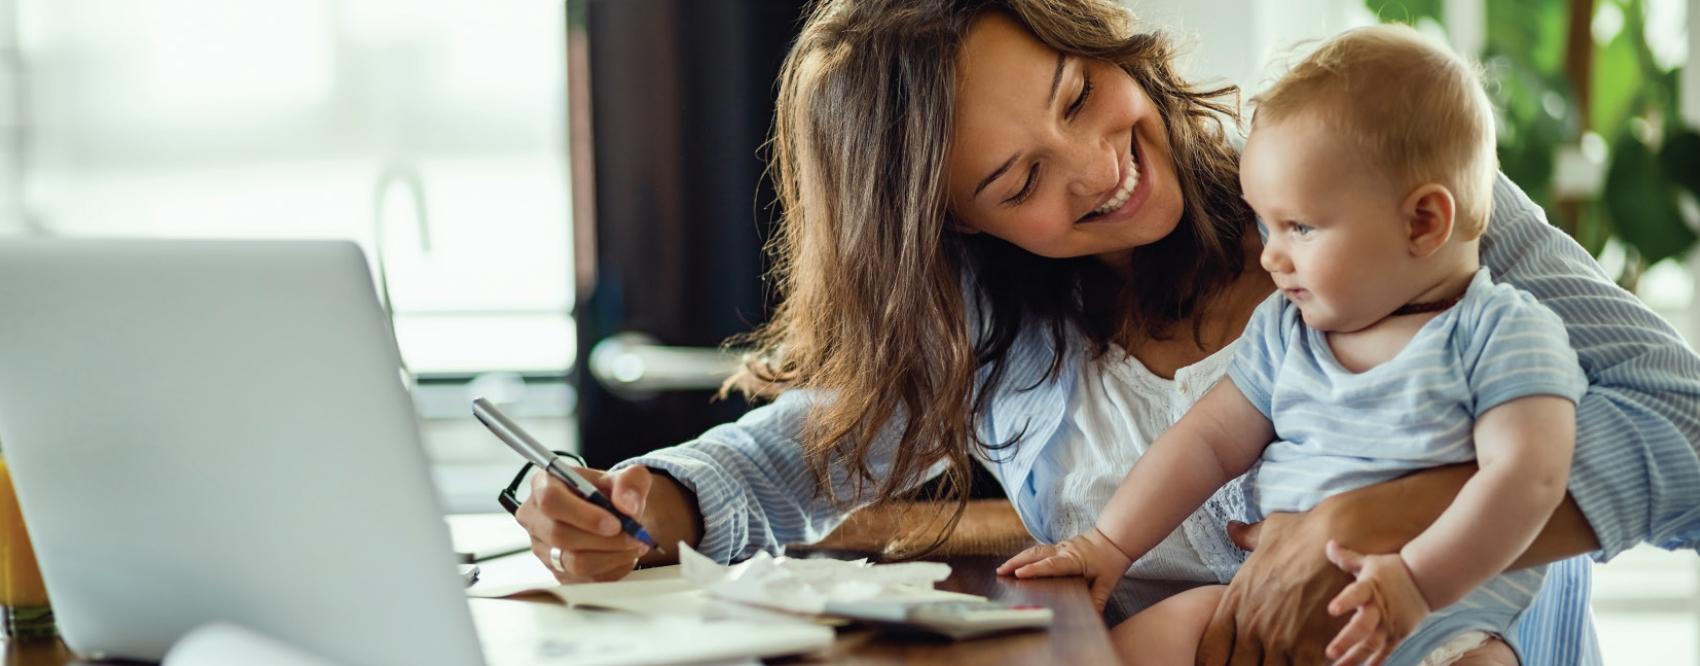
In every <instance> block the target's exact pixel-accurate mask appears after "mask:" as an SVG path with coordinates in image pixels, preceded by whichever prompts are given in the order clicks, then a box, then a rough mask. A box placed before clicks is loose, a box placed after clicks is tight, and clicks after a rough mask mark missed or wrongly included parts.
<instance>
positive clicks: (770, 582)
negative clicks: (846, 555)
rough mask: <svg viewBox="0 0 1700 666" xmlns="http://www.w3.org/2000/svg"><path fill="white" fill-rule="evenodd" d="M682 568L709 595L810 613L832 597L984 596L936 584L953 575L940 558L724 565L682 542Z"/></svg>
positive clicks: (764, 558)
mask: <svg viewBox="0 0 1700 666" xmlns="http://www.w3.org/2000/svg"><path fill="white" fill-rule="evenodd" d="M679 569H680V572H681V573H682V574H683V576H684V578H685V580H687V581H689V582H690V583H691V584H693V585H695V586H696V587H699V588H701V589H702V590H703V591H704V592H705V593H707V594H708V595H709V596H711V597H714V598H717V599H725V600H728V601H735V602H738V603H744V604H750V605H753V606H762V607H766V608H776V609H779V610H784V611H788V612H792V613H803V614H808V615H816V614H819V613H821V612H822V611H823V610H825V609H826V605H827V603H828V602H834V603H849V602H858V601H873V600H879V601H909V600H916V601H918V600H923V599H938V598H966V599H983V597H978V596H975V595H971V594H958V593H954V592H945V591H942V590H935V589H933V585H934V584H935V583H937V582H939V581H941V580H944V579H945V578H948V577H950V565H948V564H944V563H942V562H902V563H898V564H870V563H868V561H867V560H866V559H860V560H834V559H794V558H789V557H773V556H771V555H768V554H767V553H757V554H756V556H755V557H753V558H750V559H749V560H746V561H744V562H740V563H738V564H734V565H731V566H726V565H723V564H720V563H718V562H715V561H713V560H710V559H708V558H707V557H705V556H703V555H702V554H701V553H698V552H696V551H695V550H692V549H691V548H690V547H689V546H686V545H684V544H679Z"/></svg>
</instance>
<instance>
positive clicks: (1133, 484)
mask: <svg viewBox="0 0 1700 666" xmlns="http://www.w3.org/2000/svg"><path fill="white" fill-rule="evenodd" d="M1274 436H1275V428H1274V426H1273V425H1272V424H1271V423H1270V422H1269V419H1268V418H1267V417H1265V416H1264V415H1263V413H1262V412H1260V411H1258V410H1257V408H1256V407H1255V406H1253V405H1252V404H1251V402H1250V401H1249V400H1247V399H1246V397H1245V394H1243V393H1241V392H1240V390H1239V388H1238V387H1236V386H1235V385H1234V382H1233V381H1231V380H1229V381H1222V382H1219V383H1218V384H1217V385H1216V387H1215V388H1213V389H1211V390H1210V392H1209V393H1206V394H1205V395H1204V397H1203V398H1202V399H1200V400H1199V401H1198V404H1196V405H1193V407H1192V409H1191V410H1188V411H1187V413H1186V415H1185V416H1183V417H1181V420H1180V422H1179V423H1176V424H1175V425H1174V427H1172V428H1170V429H1169V430H1168V431H1167V432H1165V433H1163V436H1162V437H1159V438H1157V441H1156V442H1155V443H1153V444H1152V445H1151V450H1150V451H1149V452H1147V453H1146V454H1145V455H1144V456H1143V457H1141V458H1140V460H1139V462H1137V463H1136V464H1134V466H1133V469H1132V470H1130V471H1129V472H1128V474H1127V477H1126V478H1125V479H1123V480H1122V483H1121V485H1120V486H1119V487H1117V488H1116V493H1115V495H1114V496H1112V497H1111V498H1110V502H1109V505H1108V506H1106V507H1105V508H1104V513H1103V514H1101V515H1100V516H1099V517H1098V526H1097V528H1096V529H1094V530H1092V531H1090V532H1087V533H1085V534H1081V535H1079V536H1076V537H1074V538H1072V539H1069V540H1067V541H1064V542H1063V543H1060V544H1057V545H1054V546H1053V545H1039V546H1034V547H1032V548H1029V549H1027V550H1025V551H1022V552H1021V553H1020V554H1018V555H1016V556H1015V557H1013V558H1010V560H1009V561H1008V562H1005V563H1003V565H1001V566H999V567H998V573H999V574H1010V573H1013V574H1015V575H1016V576H1018V577H1022V578H1028V577H1034V576H1073V575H1084V576H1086V577H1087V578H1088V580H1089V582H1090V585H1091V587H1092V598H1093V601H1094V602H1096V603H1097V604H1098V605H1099V607H1102V606H1103V604H1104V602H1105V601H1107V600H1108V599H1109V595H1110V592H1111V591H1113V590H1114V589H1115V585H1116V582H1117V581H1119V580H1120V579H1121V577H1122V575H1123V574H1124V573H1126V571H1127V567H1128V566H1129V565H1130V564H1132V563H1133V562H1134V561H1135V560H1137V559H1139V557H1140V556H1142V555H1144V554H1145V552H1146V551H1149V550H1151V549H1152V548H1153V547H1155V546H1156V545H1157V543H1158V542H1160V541H1162V540H1163V537H1165V536H1167V535H1168V534H1169V533H1170V532H1173V531H1174V530H1175V527H1176V526H1178V525H1180V524H1181V521H1183V520H1185V519H1186V517H1187V516H1188V515H1190V514H1192V512H1193V511H1196V510H1198V507H1199V506H1200V505H1202V504H1204V501H1205V500H1207V499H1209V498H1210V495H1211V494H1212V493H1215V492H1216V490H1218V489H1220V488H1221V487H1222V486H1223V485H1224V484H1226V483H1227V482H1228V481H1229V480H1232V479H1233V478H1234V477H1237V476H1239V475H1241V474H1244V473H1245V471H1246V470H1247V469H1250V468H1251V465H1252V463H1254V462H1256V461H1257V458H1258V456H1260V455H1262V453H1263V449H1264V447H1265V446H1268V444H1269V442H1270V440H1271V439H1273V438H1274Z"/></svg>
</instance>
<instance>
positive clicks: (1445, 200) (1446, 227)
mask: <svg viewBox="0 0 1700 666" xmlns="http://www.w3.org/2000/svg"><path fill="white" fill-rule="evenodd" d="M1457 210H1458V208H1457V205H1456V202H1455V201H1454V200H1453V199H1452V192H1451V191H1449V190H1447V189H1446V187H1445V186H1443V185H1439V184H1436V183H1429V184H1426V185H1421V186H1418V187H1417V189H1414V190H1411V193H1410V194H1409V195H1407V196H1406V197H1405V201H1404V203H1402V204H1400V206H1399V213H1400V215H1401V216H1402V217H1404V218H1405V233H1406V234H1407V236H1406V241H1407V244H1408V245H1409V247H1410V248H1411V256H1414V257H1426V256H1429V255H1431V254H1434V252H1435V250H1439V249H1440V248H1441V246H1443V245H1446V241H1447V240H1448V239H1450V238H1452V224H1453V220H1454V219H1455V218H1454V216H1455V214H1456V212H1457Z"/></svg>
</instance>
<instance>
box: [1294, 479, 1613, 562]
mask: <svg viewBox="0 0 1700 666" xmlns="http://www.w3.org/2000/svg"><path fill="white" fill-rule="evenodd" d="M1475 473H1476V466H1475V465H1473V464H1463V465H1448V466H1446V467H1437V468H1434V469H1428V470H1423V471H1421V472H1416V473H1413V474H1409V475H1406V476H1403V477H1400V478H1398V479H1394V480H1392V481H1388V482H1385V483H1378V484H1375V485H1371V486H1366V487H1363V488H1359V489H1357V490H1353V491H1349V492H1345V493H1341V494H1339V495H1335V496H1333V497H1330V498H1328V499H1326V500H1323V502H1322V503H1321V504H1319V505H1317V508H1316V510H1315V512H1314V513H1316V514H1318V516H1317V517H1320V518H1323V519H1325V520H1326V521H1327V524H1328V529H1329V531H1330V532H1331V536H1332V538H1334V539H1335V540H1336V541H1339V542H1340V545H1342V546H1345V547H1347V548H1350V549H1353V550H1356V551H1358V552H1362V553H1395V552H1398V551H1399V549H1400V548H1403V547H1405V544H1407V543H1410V541H1411V540H1412V539H1415V538H1416V537H1417V535H1419V534H1422V532H1423V530H1425V529H1428V527H1429V526H1430V525H1432V524H1434V521H1435V520H1436V519H1438V518H1439V517H1440V515H1441V514H1442V513H1443V512H1445V511H1446V507H1448V506H1450V505H1451V504H1452V500H1453V499H1454V498H1456V497H1457V496H1458V492H1459V491H1460V490H1462V489H1463V487H1464V484H1465V483H1466V482H1468V481H1469V480H1470V477H1471V476H1474V475H1475ZM1599 547H1600V544H1599V539H1597V538H1596V537H1595V536H1594V530H1593V528H1592V527H1589V525H1588V521H1587V519H1586V518H1584V517H1583V516H1582V511H1581V509H1579V508H1577V506H1576V502H1575V500H1573V499H1571V498H1570V497H1569V496H1568V495H1566V496H1565V498H1564V502H1563V503H1561V504H1559V506H1558V509H1557V510H1556V511H1554V512H1553V514H1552V517H1550V518H1548V519H1547V523H1546V526H1545V527H1543V528H1542V529H1541V532H1540V534H1539V535H1538V536H1536V537H1535V541H1534V543H1531V544H1530V545H1529V547H1528V549H1527V550H1525V551H1524V552H1523V555H1522V556H1520V557H1518V558H1517V560H1516V561H1515V562H1513V563H1512V564H1511V566H1510V567H1509V568H1510V569H1521V568H1524V567H1531V566H1535V565H1538V564H1546V563H1548V562H1554V561H1557V560H1561V559H1564V558H1566V557H1571V556H1573V555H1581V554H1584V553H1590V552H1593V551H1595V550H1598V549H1599Z"/></svg>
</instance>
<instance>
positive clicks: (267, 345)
mask: <svg viewBox="0 0 1700 666" xmlns="http://www.w3.org/2000/svg"><path fill="white" fill-rule="evenodd" d="M397 358H398V356H397V353H396V349H395V345H394V342H393V338H392V337H391V335H390V333H389V332H388V322H387V321H386V320H385V318H384V315H383V313H382V310H381V309H380V308H379V306H378V303H377V300H376V298H375V296H374V294H373V289H372V285H371V278H370V275H369V274H368V270H367V267H366V263H365V259H364V257H363V256H362V254H361V252H360V250H359V248H357V247H356V246H355V245H353V244H351V243H346V242H329V241H326V242H307V241H276V242H242V241H124V240H52V241H8V242H3V243H0V447H3V448H4V455H5V457H6V459H7V461H8V464H9V465H10V466H11V468H12V475H13V478H14V483H15V484H16V487H17V491H18V499H19V503H20V504H21V505H22V507H23V512H24V516H25V522H26V524H27V525H28V526H29V530H30V532H31V535H32V539H33V541H34V543H35V548H36V552H37V555H38V556H39V558H40V561H41V565H42V573H43V575H44V576H45V578H46V582H47V587H48V593H49V595H50V596H51V598H52V602H53V605H54V608H55V612H56V614H57V616H58V619H59V623H60V630H61V633H62V634H63V635H64V638H65V640H66V642H67V643H68V644H69V645H70V647H71V648H72V649H73V650H76V651H78V652H79V653H83V654H86V655H94V654H99V655H109V656H113V657H126V658H136V659H150V660H157V659H159V658H161V657H162V656H163V655H164V654H165V652H166V649H167V648H168V647H169V646H170V645H171V644H172V642H173V641H174V640H176V639H177V638H178V637H179V636H180V635H182V634H183V633H184V632H187V631H188V630H190V629H192V628H194V627H195V626H198V625H200V624H202V623H205V622H208V621H211V620H225V621H230V622H235V623H237V624H240V625H242V626H245V627H248V628H251V629H254V630H257V631H259V632H261V633H263V634H268V635H271V636H274V637H277V638H279V639H282V640H284V641H288V642H290V643H293V644H295V645H298V646H301V647H302V648H305V649H307V650H309V651H312V652H316V653H318V654H320V655H322V656H325V657H328V658H331V659H335V660H339V661H342V662H345V663H351V664H477V663H480V662H481V656H480V653H479V648H478V644H477V639H476V636H475V634H474V631H473V626H472V621H471V617H470V613H469V611H468V608H467V603H466V600H465V597H464V593H463V590H462V589H461V584H460V579H459V577H458V576H457V575H456V573H455V570H454V567H453V564H454V559H453V557H452V555H451V547H450V544H449V536H448V532H447V529H446V527H445V526H444V524H443V522H442V520H441V518H440V516H441V510H440V508H439V506H438V504H437V499H436V495H435V493H434V492H433V489H432V486H431V482H430V477H429V472H428V468H427V464H426V459H425V456H424V453H423V451H422V449H421V447H420V446H419V443H418V436H417V432H416V428H415V423H414V418H413V411H412V407H411V405H410V403H409V400H408V396H407V394H406V391H405V390H404V389H403V388H402V386H401V382H400V375H399V372H398V364H397Z"/></svg>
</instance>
